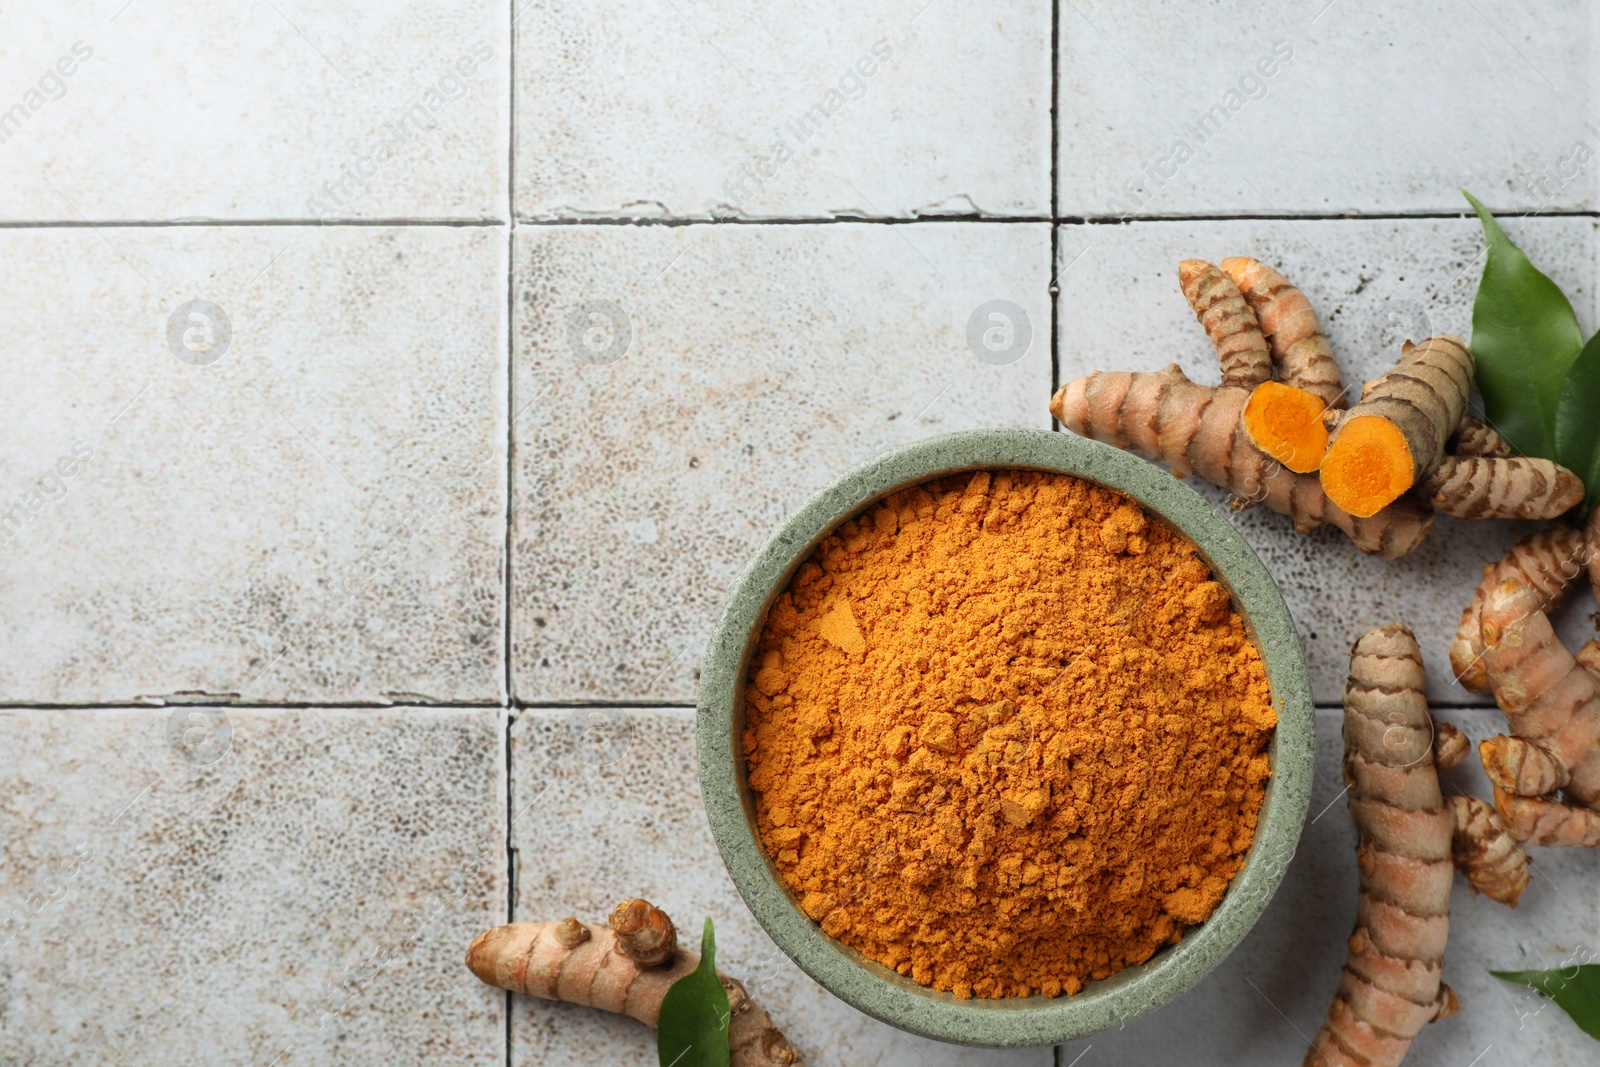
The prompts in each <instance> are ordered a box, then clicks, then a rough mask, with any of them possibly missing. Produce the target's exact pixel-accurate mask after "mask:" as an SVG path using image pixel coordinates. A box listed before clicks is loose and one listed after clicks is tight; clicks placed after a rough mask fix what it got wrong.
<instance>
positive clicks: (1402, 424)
mask: <svg viewBox="0 0 1600 1067" xmlns="http://www.w3.org/2000/svg"><path fill="white" fill-rule="evenodd" d="M1472 371H1473V361H1472V353H1471V352H1469V351H1467V346H1466V345H1465V344H1463V343H1461V342H1460V341H1459V340H1457V339H1455V338H1453V337H1430V338H1428V339H1427V340H1426V341H1423V342H1422V343H1421V344H1417V345H1413V344H1410V343H1409V342H1408V343H1407V344H1406V345H1405V346H1404V348H1403V349H1402V354H1401V356H1400V361H1399V362H1398V363H1397V364H1396V365H1395V366H1394V368H1393V369H1392V370H1390V371H1389V372H1388V373H1386V374H1384V376H1383V377H1381V378H1379V379H1378V380H1377V382H1376V383H1374V384H1373V386H1372V388H1371V389H1369V390H1367V392H1366V395H1365V396H1363V397H1362V399H1361V402H1360V403H1358V404H1357V405H1356V406H1355V407H1353V408H1351V409H1350V413H1349V414H1348V415H1347V416H1345V417H1344V418H1343V419H1341V420H1340V421H1339V426H1338V428H1337V429H1336V430H1335V431H1334V433H1333V437H1332V439H1331V440H1330V441H1329V443H1328V452H1327V455H1325V456H1323V457H1322V468H1321V470H1322V488H1323V489H1324V490H1325V491H1326V492H1327V494H1328V498H1329V499H1330V500H1332V501H1333V502H1334V503H1335V504H1337V505H1338V506H1339V507H1341V508H1343V509H1344V510H1346V511H1348V512H1350V514H1352V515H1356V516H1359V517H1362V518H1365V517H1367V516H1370V515H1375V514H1377V512H1378V511H1380V510H1381V509H1382V508H1383V507H1385V506H1386V505H1388V504H1389V503H1390V502H1392V501H1394V500H1396V499H1397V498H1399V496H1400V495H1401V494H1402V493H1404V492H1405V491H1406V490H1408V489H1410V488H1411V487H1412V486H1413V485H1415V484H1416V483H1417V482H1418V480H1420V479H1423V478H1426V477H1427V476H1428V475H1430V474H1432V473H1433V471H1434V468H1436V467H1437V466H1438V465H1439V461H1440V460H1441V459H1442V458H1443V456H1444V447H1445V444H1446V442H1448V441H1449V440H1450V438H1451V437H1452V436H1453V435H1454V434H1455V432H1456V427H1457V426H1458V425H1460V423H1461V418H1462V416H1463V415H1464V414H1465V413H1466V408H1467V396H1468V393H1469V391H1470V390H1471V388H1472ZM1569 506H1570V505H1569Z"/></svg>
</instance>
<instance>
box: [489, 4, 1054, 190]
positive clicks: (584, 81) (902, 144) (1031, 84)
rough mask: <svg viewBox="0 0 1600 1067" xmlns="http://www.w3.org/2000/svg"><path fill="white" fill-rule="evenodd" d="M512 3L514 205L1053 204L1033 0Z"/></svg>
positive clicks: (1044, 30) (1044, 49) (1046, 73)
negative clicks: (976, 2) (966, 0)
mask: <svg viewBox="0 0 1600 1067" xmlns="http://www.w3.org/2000/svg"><path fill="white" fill-rule="evenodd" d="M519 7H521V5H519ZM521 11H522V13H521V14H520V15H519V16H518V18H517V79H518V80H517V93H518V108H519V111H518V114H519V120H520V121H519V122H518V130H517V134H518V139H517V169H516V181H517V211H518V213H519V214H520V215H522V216H523V217H524V218H543V217H555V218H574V217H579V218H581V217H584V216H586V215H601V214H603V215H644V216H658V217H659V216H676V217H696V218H710V217H715V218H735V217H746V218H772V217H785V218H829V217H833V216H840V215H848V216H857V217H863V216H867V217H891V218H908V217H912V216H914V215H918V214H921V215H928V214H935V215H937V214H972V213H976V212H983V213H985V214H990V215H1007V216H1016V215H1027V216H1044V215H1048V214H1049V211H1050V78H1051V67H1050V9H1049V7H1048V6H1046V5H1040V4H1027V3H1018V2H1016V0H1004V2H1001V3H989V4H983V5H980V6H971V5H963V4H939V3H935V4H930V3H928V2H927V0H894V2H891V3H882V4H871V5H862V4H849V3H842V2H839V0H828V2H826V3H822V4H810V5H806V6H804V7H783V6H776V7H774V6H770V5H768V6H763V7H760V8H754V7H740V6H738V5H729V4H719V3H714V2H710V0H674V2H673V3H671V4H670V5H657V4H655V3H648V2H639V0H624V2H621V3H614V4H607V5H599V6H597V5H594V4H587V3H581V2H574V0H531V2H528V3H527V4H526V6H525V7H521ZM1001 101H1003V102H1004V104H1003V106H997V104H998V103H999V102H1001Z"/></svg>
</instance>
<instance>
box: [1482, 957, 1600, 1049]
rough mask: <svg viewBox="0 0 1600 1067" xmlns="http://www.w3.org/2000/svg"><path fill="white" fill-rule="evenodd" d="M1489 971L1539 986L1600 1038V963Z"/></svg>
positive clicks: (1584, 1029)
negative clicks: (1555, 967)
mask: <svg viewBox="0 0 1600 1067" xmlns="http://www.w3.org/2000/svg"><path fill="white" fill-rule="evenodd" d="M1489 973H1490V974H1492V975H1494V976H1495V977H1496V978H1504V979H1505V980H1506V981H1508V982H1520V983H1522V984H1523V985H1525V986H1531V987H1532V988H1534V989H1537V990H1538V991H1539V992H1541V993H1543V994H1544V995H1545V996H1547V997H1549V998H1550V999H1551V1000H1553V1001H1555V1002H1556V1006H1557V1007H1559V1008H1560V1009H1561V1010H1562V1011H1564V1012H1566V1013H1567V1014H1568V1015H1570V1016H1572V1021H1573V1022H1575V1023H1577V1024H1578V1026H1579V1027H1580V1028H1581V1029H1582V1030H1583V1032H1584V1033H1586V1034H1588V1035H1589V1036H1590V1037H1592V1038H1595V1039H1596V1040H1600V963H1580V964H1576V965H1574V966H1571V967H1559V968H1557V969H1555V970H1551V971H1490V972H1489Z"/></svg>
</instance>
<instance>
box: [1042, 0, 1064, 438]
mask: <svg viewBox="0 0 1600 1067" xmlns="http://www.w3.org/2000/svg"><path fill="white" fill-rule="evenodd" d="M1060 112H1061V5H1060V4H1051V5H1050V218H1051V219H1052V222H1051V223H1050V263H1049V265H1048V267H1047V268H1046V269H1047V270H1048V271H1049V273H1048V274H1047V275H1046V276H1045V277H1046V278H1047V281H1046V283H1045V296H1046V298H1047V299H1048V300H1049V301H1050V396H1047V397H1045V405H1046V407H1045V410H1046V411H1048V410H1049V403H1050V397H1053V396H1055V394H1056V390H1057V389H1059V388H1061V347H1060V343H1059V341H1058V338H1059V336H1060V333H1061V330H1060V319H1061V284H1060V280H1059V279H1057V278H1056V258H1057V257H1058V256H1059V255H1060V254H1061V227H1060V226H1059V225H1058V224H1056V223H1055V222H1054V221H1053V220H1054V219H1056V218H1058V217H1059V216H1060V214H1061V175H1060V158H1061V113H1060ZM1056 428H1057V427H1056V422H1055V420H1054V419H1051V420H1050V429H1052V430H1054V429H1056Z"/></svg>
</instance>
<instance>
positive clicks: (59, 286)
mask: <svg viewBox="0 0 1600 1067" xmlns="http://www.w3.org/2000/svg"><path fill="white" fill-rule="evenodd" d="M506 255H507V246H506V239H505V235H504V234H503V233H502V232H500V231H498V230H496V229H490V228H460V229H443V228H441V229H418V228H396V229H372V228H354V227H346V228H326V229H312V228H304V227H265V228H258V227H248V228H238V227H230V228H219V229H213V228H203V227H182V228H171V229H153V228H108V229H102V230H98V231H96V230H90V229H44V230H5V231H0V260H3V261H4V262H5V263H7V264H9V265H10V267H9V268H8V270H9V271H10V275H9V276H10V277H11V278H12V279H13V280H12V282H11V283H10V284H9V285H8V293H9V298H8V300H7V301H6V304H5V307H4V310H3V311H0V323H3V326H4V330H5V336H6V344H5V346H4V348H3V349H0V366H3V368H4V373H5V376H6V380H7V383H8V384H7V388H6V389H5V391H4V395H3V397H0V441H3V442H4V447H3V448H0V541H3V542H4V543H3V546H0V559H3V565H4V573H5V580H4V581H3V582H0V649H3V650H4V651H3V654H0V700H3V701H5V702H9V703H51V704H70V703H88V702H93V703H117V702H123V701H130V700H136V699H141V698H149V697H156V696H163V695H167V694H172V693H179V692H185V691H190V692H193V691H199V692H204V693H209V694H216V695H218V696H219V697H222V696H224V695H231V698H232V699H238V700H243V701H246V702H252V703H264V702H273V701H285V700H289V701H297V702H309V701H337V702H348V703H355V702H362V701H366V702H387V701H397V702H398V701H406V700H426V701H449V700H455V701H468V700H471V701H482V702H493V701H496V700H498V699H500V697H501V693H502V689H503V685H504V674H503V665H502V649H503V642H504V637H503V624H502V618H501V613H502V611H503V603H504V584H503V574H502V571H501V557H502V554H503V551H504V536H505V533H504V530H505V489H504V485H505V458H504V457H505V418H506V416H505V391H506V370H505V360H506V355H505V343H506V342H505V326H504V322H505V294H504V277H505V270H506ZM22 264H26V265H27V269H26V271H24V270H22V269H21V266H20V265H22ZM195 300H202V301H205V302H208V303H203V304H199V305H196V304H193V303H191V302H192V301H195ZM194 316H199V317H194ZM208 339H209V341H208ZM67 472H70V473H67Z"/></svg>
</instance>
